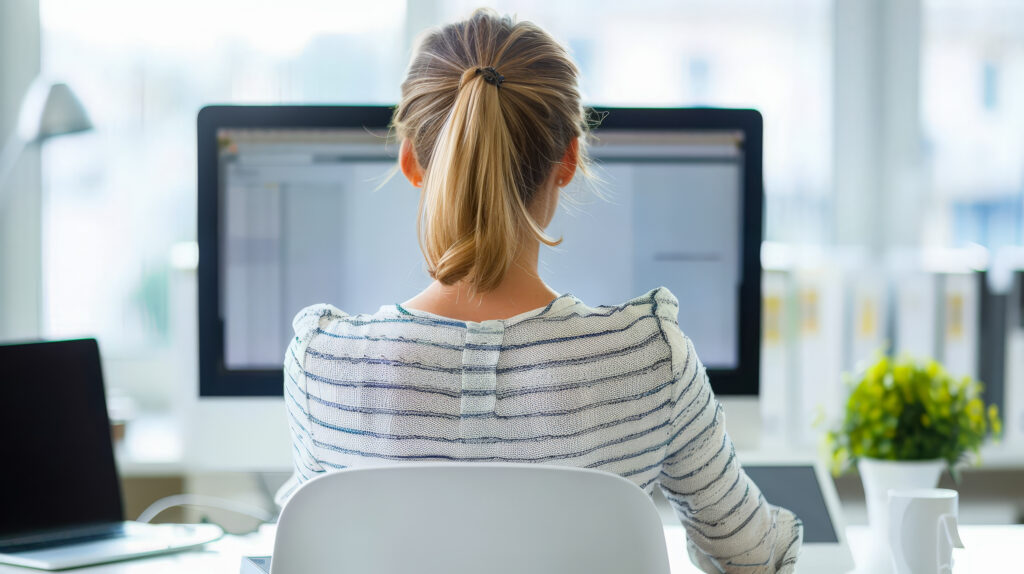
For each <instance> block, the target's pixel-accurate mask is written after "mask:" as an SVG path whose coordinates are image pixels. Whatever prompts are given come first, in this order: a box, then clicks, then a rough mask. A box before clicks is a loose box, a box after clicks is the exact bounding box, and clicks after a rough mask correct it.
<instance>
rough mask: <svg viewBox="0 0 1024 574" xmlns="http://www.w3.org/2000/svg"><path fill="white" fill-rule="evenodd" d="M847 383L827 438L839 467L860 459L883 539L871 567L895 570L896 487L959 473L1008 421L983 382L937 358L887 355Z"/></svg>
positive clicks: (874, 527) (877, 534)
mask: <svg viewBox="0 0 1024 574" xmlns="http://www.w3.org/2000/svg"><path fill="white" fill-rule="evenodd" d="M848 384H849V385H850V386H851V387H852V388H851V391H850V398H849V400H848V401H847V403H846V411H845V414H844V417H843V421H842V423H841V424H840V425H839V426H838V427H836V428H834V429H832V430H831V431H829V432H827V433H826V434H825V446H826V450H827V452H828V455H829V456H830V462H831V467H832V472H833V474H835V475H839V474H841V473H843V472H845V471H848V470H850V469H851V468H853V467H854V466H856V467H857V469H858V471H859V473H860V476H861V481H862V482H863V484H864V495H865V499H866V501H867V507H868V524H869V526H870V528H871V531H872V534H873V537H874V539H875V541H876V544H875V548H876V551H875V552H873V554H874V555H875V556H874V559H873V560H872V564H871V570H870V571H872V572H884V571H889V570H891V568H892V566H891V563H890V561H889V555H888V546H887V542H886V540H887V526H888V524H887V523H888V517H887V504H888V492H889V489H891V488H934V487H935V486H936V485H937V484H938V482H939V476H940V475H941V474H942V470H943V469H944V468H945V469H948V470H949V471H950V474H951V475H952V476H953V479H954V480H956V481H959V478H960V475H959V469H960V467H961V466H962V465H964V464H967V463H969V462H972V461H971V459H972V458H973V459H974V461H975V462H976V461H977V459H978V453H979V449H980V448H981V445H982V443H984V441H985V439H986V438H987V437H988V436H989V435H990V434H991V435H993V436H998V435H999V434H1000V433H1001V432H1002V428H1001V427H1002V423H1001V421H1000V419H999V412H998V410H997V409H996V406H995V405H988V406H987V407H986V406H985V403H984V402H983V401H982V399H981V391H982V384H981V383H980V382H978V381H976V380H973V379H972V378H970V377H953V376H951V375H950V374H949V373H948V372H947V371H946V370H945V369H944V368H943V367H942V366H941V365H939V364H938V363H937V362H935V361H927V362H923V361H917V360H914V359H912V358H909V357H904V358H900V359H896V360H894V359H890V358H888V357H884V356H883V357H880V358H879V359H878V360H877V361H876V362H875V363H874V364H873V365H871V366H870V367H868V368H867V370H865V371H864V373H863V374H861V375H860V376H859V377H856V378H853V379H852V380H848ZM972 455H973V456H972Z"/></svg>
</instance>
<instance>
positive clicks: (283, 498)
mask: <svg viewBox="0 0 1024 574" xmlns="http://www.w3.org/2000/svg"><path fill="white" fill-rule="evenodd" d="M344 316H345V313H343V312H342V311H339V310H338V309H336V308H334V307H332V306H330V305H313V306H311V307H306V308H305V309H303V310H302V311H299V313H298V315H296V316H295V319H294V320H293V321H292V327H293V328H294V330H295V337H294V338H293V339H292V341H291V343H289V345H288V349H287V350H286V351H285V355H284V404H285V411H286V413H287V417H288V428H289V430H290V431H291V437H292V441H291V442H292V465H293V469H294V470H293V473H292V476H291V478H289V479H288V481H287V482H285V483H284V485H283V486H281V488H280V489H279V490H278V491H277V495H276V496H275V497H274V499H275V502H277V504H278V505H279V506H283V505H284V503H285V502H287V500H288V499H289V498H291V495H292V493H294V492H295V490H297V489H298V488H299V487H300V486H302V485H303V484H304V483H305V482H306V481H308V480H310V479H312V478H314V477H316V476H317V475H319V474H322V473H324V472H325V471H326V470H325V468H324V467H323V466H322V465H321V463H320V460H319V459H318V458H317V456H316V452H317V449H316V440H315V438H314V430H313V424H312V420H311V417H310V410H309V393H308V392H307V389H306V370H305V368H304V366H303V363H304V360H305V356H306V348H307V347H308V346H309V343H310V342H311V341H312V340H313V338H314V337H315V336H316V334H317V331H318V330H319V329H320V328H322V327H323V326H324V325H325V324H326V323H328V322H329V321H331V320H332V319H335V318H338V317H344Z"/></svg>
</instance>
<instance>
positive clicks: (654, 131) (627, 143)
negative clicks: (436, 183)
mask: <svg viewBox="0 0 1024 574" xmlns="http://www.w3.org/2000/svg"><path fill="white" fill-rule="evenodd" d="M391 113H392V108H389V107H364V106H358V107H357V106H210V107H206V108H204V109H203V110H202V111H201V112H200V114H199V120H198V136H199V142H198V151H199V182H198V184H199V189H198V191H199V226H198V235H199V249H200V257H199V329H200V332H199V362H200V365H199V366H200V385H199V388H200V395H201V396H204V397H206V396H279V395H280V394H281V392H282V372H281V364H282V361H283V354H284V350H285V348H286V346H287V344H288V342H289V341H290V340H291V338H292V337H293V333H292V327H291V319H292V317H293V316H294V314H295V313H296V312H297V311H298V310H299V309H301V308H302V307H305V306H306V305H310V304H313V303H322V302H326V303H332V304H334V305H335V306H337V307H339V308H340V309H342V310H344V311H346V312H348V313H352V314H355V313H371V312H374V311H376V310H377V309H378V308H379V306H380V305H383V304H389V303H397V302H401V301H404V300H406V299H408V298H410V297H411V296H413V295H414V294H416V293H418V292H419V291H420V290H422V289H423V288H424V287H426V286H427V285H428V284H429V282H430V278H429V276H428V275H427V273H426V272H425V270H424V263H423V257H422V254H421V253H420V250H419V246H418V242H417V238H416V219H417V209H418V190H417V189H415V188H413V187H412V186H410V185H409V184H408V182H407V181H406V180H405V178H404V177H402V176H401V175H400V174H399V175H397V176H396V177H391V178H390V179H389V176H391V175H394V171H393V170H394V168H395V165H396V157H397V146H396V143H395V142H394V140H393V139H389V137H388V135H389V134H388V122H389V120H390V118H391ZM595 115H596V116H598V117H602V118H603V120H602V121H601V124H600V126H599V127H598V128H596V130H595V135H596V136H597V137H596V141H595V143H594V145H592V146H591V148H590V152H591V156H592V157H593V158H594V160H595V162H596V166H597V168H596V172H597V175H598V176H599V179H600V180H601V181H600V182H599V183H597V184H596V193H595V190H594V189H592V186H588V185H587V184H586V182H585V181H584V178H580V177H577V178H576V180H575V181H574V183H573V184H572V185H571V186H569V188H567V190H566V193H565V197H566V199H565V200H564V201H563V202H562V206H561V207H560V208H559V212H558V214H557V215H556V217H555V219H554V221H553V222H552V224H551V226H550V227H549V228H548V232H549V234H551V235H553V236H555V237H562V238H563V243H562V244H561V245H559V246H557V247H553V248H548V247H543V248H542V250H541V255H540V274H541V277H542V278H543V279H545V281H546V282H547V283H548V284H549V285H550V286H551V287H552V288H553V289H555V290H556V291H559V292H570V293H572V294H574V295H576V296H577V297H579V298H581V299H582V300H583V301H584V302H586V303H587V304H589V305H592V306H597V305H616V304H620V303H622V302H624V301H626V300H628V299H630V298H632V297H635V296H638V295H641V294H643V293H644V292H646V291H648V290H650V289H653V288H655V287H657V286H659V285H664V286H666V287H668V288H669V289H670V290H671V291H672V292H673V293H674V294H675V295H676V296H677V297H678V298H679V303H680V309H679V324H680V326H681V327H682V329H683V331H684V332H686V333H687V335H689V336H690V338H691V339H692V340H693V341H694V344H695V346H696V348H697V351H698V353H699V355H700V357H701V359H702V360H703V362H704V363H705V365H706V367H707V368H708V372H709V376H710V377H711V381H712V386H713V387H714V389H715V391H716V393H718V394H720V395H756V394H757V392H758V370H759V346H760V281H761V266H760V245H761V228H762V204H763V198H762V196H763V186H762V173H761V141H762V136H761V134H762V124H761V116H760V114H758V112H756V111H753V110H727V109H707V108H700V109H600V110H595Z"/></svg>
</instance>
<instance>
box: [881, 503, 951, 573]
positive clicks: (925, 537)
mask: <svg viewBox="0 0 1024 574" xmlns="http://www.w3.org/2000/svg"><path fill="white" fill-rule="evenodd" d="M957 511H958V495H957V492H956V491H955V490H948V489H945V488H917V489H892V490H890V491H889V543H890V544H889V545H890V547H891V548H892V560H893V566H895V568H896V572H897V574H950V573H951V572H953V548H963V547H964V545H963V542H961V541H960V534H959V532H957V528H956V520H957Z"/></svg>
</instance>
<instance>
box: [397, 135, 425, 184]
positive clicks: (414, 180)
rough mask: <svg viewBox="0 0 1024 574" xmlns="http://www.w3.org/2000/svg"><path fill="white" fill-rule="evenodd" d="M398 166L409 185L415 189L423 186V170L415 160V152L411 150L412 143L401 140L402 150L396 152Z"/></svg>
mask: <svg viewBox="0 0 1024 574" xmlns="http://www.w3.org/2000/svg"><path fill="white" fill-rule="evenodd" d="M398 165H399V166H401V168H402V173H403V174H405V177H406V179H408V180H409V183H411V184H413V186H415V187H422V186H423V168H421V167H420V162H419V161H417V160H416V152H415V151H414V150H413V149H412V142H410V141H409V140H402V148H401V149H400V150H399V151H398Z"/></svg>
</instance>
